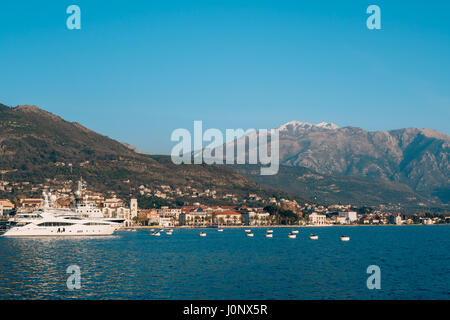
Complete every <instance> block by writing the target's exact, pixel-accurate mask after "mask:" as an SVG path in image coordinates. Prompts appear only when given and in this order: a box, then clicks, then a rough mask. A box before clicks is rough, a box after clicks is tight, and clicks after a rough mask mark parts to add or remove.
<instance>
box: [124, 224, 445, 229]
mask: <svg viewBox="0 0 450 320" xmlns="http://www.w3.org/2000/svg"><path fill="white" fill-rule="evenodd" d="M409 226H450V224H448V223H447V224H400V225H398V224H330V225H269V226H220V228H222V229H270V228H291V229H295V228H328V227H409ZM132 229H143V230H145V229H218V227H216V226H212V227H211V226H209V227H208V226H174V227H162V226H129V227H122V228H121V230H132Z"/></svg>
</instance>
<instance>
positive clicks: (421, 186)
mask: <svg viewBox="0 0 450 320" xmlns="http://www.w3.org/2000/svg"><path fill="white" fill-rule="evenodd" d="M277 129H278V130H279V137H280V163H281V167H280V171H279V173H278V174H277V175H275V176H260V175H259V171H258V170H256V167H257V166H252V165H239V166H238V165H234V166H222V165H187V164H184V165H179V166H177V165H174V164H173V163H172V162H171V160H170V157H168V156H156V155H149V154H145V153H144V152H143V151H141V150H139V149H137V148H135V147H133V146H131V145H129V144H125V143H121V142H118V141H115V140H113V139H110V138H108V137H106V136H103V135H101V134H98V133H96V132H94V131H92V130H90V129H87V128H85V127H84V126H82V125H81V124H79V123H74V122H69V121H66V120H64V119H62V118H60V117H58V116H56V115H54V114H52V113H49V112H47V111H44V110H43V109H40V108H38V107H36V106H18V107H14V108H11V107H8V106H5V105H1V104H0V170H3V172H8V173H7V177H8V178H10V179H12V180H18V181H20V180H22V181H23V180H26V181H31V182H36V183H41V182H42V181H43V180H44V179H45V178H52V179H53V178H60V179H67V178H70V179H74V180H76V179H77V178H79V176H80V175H82V176H83V177H84V178H85V179H88V182H89V183H90V185H92V186H93V188H96V189H98V190H99V191H102V190H110V189H113V190H117V191H118V192H119V194H120V193H122V194H129V192H130V185H129V183H128V184H127V183H126V182H124V181H125V180H130V179H131V180H132V183H133V184H135V185H139V184H146V185H160V184H167V185H172V186H188V185H189V186H192V187H200V188H202V189H205V188H216V189H218V190H219V191H223V192H233V193H235V194H240V195H245V194H248V193H249V192H256V191H257V192H259V193H262V194H265V195H273V194H278V195H280V196H281V194H283V195H295V197H298V199H304V198H308V199H313V200H317V201H318V202H323V203H339V202H341V203H350V204H355V205H371V206H379V205H388V206H391V207H394V206H397V207H404V208H408V209H411V210H413V209H414V210H419V209H427V208H440V209H442V208H443V209H448V203H449V198H450V185H449V181H450V177H449V175H450V166H449V159H448V156H449V143H450V139H449V136H448V135H446V134H444V133H441V132H438V131H435V130H431V129H415V128H408V129H399V130H391V131H376V132H368V131H365V130H363V129H360V128H355V127H344V128H340V127H338V126H337V125H335V124H333V123H326V122H322V123H319V124H310V123H306V122H299V121H291V122H289V123H286V124H284V125H282V126H280V127H278V128H277ZM86 161H88V164H86V165H85V166H83V167H81V166H78V165H77V166H73V167H71V168H70V170H69V169H68V167H67V166H66V167H59V166H56V165H55V164H56V163H58V162H65V163H74V164H75V163H82V162H86ZM257 172H258V174H256V173H257ZM276 190H279V191H276Z"/></svg>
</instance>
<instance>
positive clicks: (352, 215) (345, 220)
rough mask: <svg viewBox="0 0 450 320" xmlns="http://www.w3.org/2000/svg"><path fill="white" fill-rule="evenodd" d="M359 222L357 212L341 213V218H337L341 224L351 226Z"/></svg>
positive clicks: (347, 211)
mask: <svg viewBox="0 0 450 320" xmlns="http://www.w3.org/2000/svg"><path fill="white" fill-rule="evenodd" d="M356 220H358V215H357V213H356V212H355V211H351V210H346V211H342V212H339V216H338V218H337V221H338V222H339V223H340V224H350V223H353V222H355V221H356Z"/></svg>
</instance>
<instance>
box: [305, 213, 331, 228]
mask: <svg viewBox="0 0 450 320" xmlns="http://www.w3.org/2000/svg"><path fill="white" fill-rule="evenodd" d="M309 224H311V225H315V226H323V225H326V224H327V216H326V215H324V214H320V213H317V212H313V213H311V214H310V215H309Z"/></svg>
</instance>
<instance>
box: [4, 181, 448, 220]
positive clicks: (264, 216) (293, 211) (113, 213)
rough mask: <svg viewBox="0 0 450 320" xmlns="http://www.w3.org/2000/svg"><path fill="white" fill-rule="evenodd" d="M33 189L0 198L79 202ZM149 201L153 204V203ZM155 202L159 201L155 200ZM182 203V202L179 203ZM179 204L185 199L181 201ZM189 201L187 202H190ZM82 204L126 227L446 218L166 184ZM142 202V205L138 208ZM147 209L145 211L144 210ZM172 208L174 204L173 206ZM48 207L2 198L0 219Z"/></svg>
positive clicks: (90, 196) (62, 186)
mask: <svg viewBox="0 0 450 320" xmlns="http://www.w3.org/2000/svg"><path fill="white" fill-rule="evenodd" d="M53 182H54V181H52V180H50V179H47V180H46V181H45V183H42V184H38V185H33V184H31V183H29V182H19V183H17V182H14V183H10V182H8V181H4V180H2V181H0V192H2V193H1V194H2V195H5V194H6V195H7V194H8V193H11V194H12V193H14V194H17V190H22V191H23V190H26V189H28V191H31V192H32V194H35V195H42V192H47V193H51V194H52V196H53V198H54V202H53V203H52V205H53V206H54V207H56V208H72V207H73V203H74V200H75V196H74V190H73V189H74V185H75V183H74V182H73V181H71V180H68V181H59V182H58V186H57V187H55V186H54V184H53ZM208 198H209V199H222V200H227V201H228V203H229V204H227V205H208V204H206V203H207V202H208V201H207V200H208ZM149 199H152V201H151V202H149ZM155 199H156V201H155ZM177 199H178V200H177ZM179 199H183V201H180V200H179ZM187 199H188V200H189V201H186V200H187ZM83 200H84V201H86V202H89V203H91V204H92V205H93V206H94V207H96V208H98V209H99V210H100V211H101V213H102V214H103V216H104V217H105V218H117V219H123V220H124V226H126V227H144V226H160V227H177V226H180V227H182V226H184V227H212V226H230V227H231V226H235V227H237V226H267V225H299V226H301V225H303V226H331V225H389V224H391V225H403V224H407V225H408V224H425V225H434V224H446V223H450V215H449V214H448V213H431V212H423V213H416V214H399V213H391V212H389V211H387V210H383V209H380V208H377V209H373V208H368V207H362V208H355V207H352V206H351V205H348V204H331V205H320V204H315V203H307V202H305V203H298V202H297V201H296V200H288V199H283V198H281V199H277V198H276V197H269V198H267V199H264V198H263V197H260V196H259V195H258V194H256V193H249V194H248V195H247V196H246V197H245V198H238V197H237V196H236V195H234V194H232V193H226V194H222V195H220V194H218V193H217V192H216V191H215V190H209V189H206V190H198V189H196V188H192V187H185V188H173V187H171V186H168V185H159V186H153V187H150V186H145V185H141V186H138V187H137V195H136V196H130V197H128V199H122V198H120V197H119V196H118V195H117V194H116V193H115V192H114V191H112V190H111V191H107V192H106V193H99V192H95V191H90V190H87V189H86V190H84V191H83ZM140 202H141V203H140ZM142 204H143V206H142ZM169 204H171V205H169ZM43 205H44V199H43V198H42V197H41V196H35V197H18V198H12V197H10V198H8V197H4V198H0V219H2V220H7V219H9V218H10V217H14V215H15V213H17V212H32V211H34V210H37V209H39V208H41V207H42V206H43Z"/></svg>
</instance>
